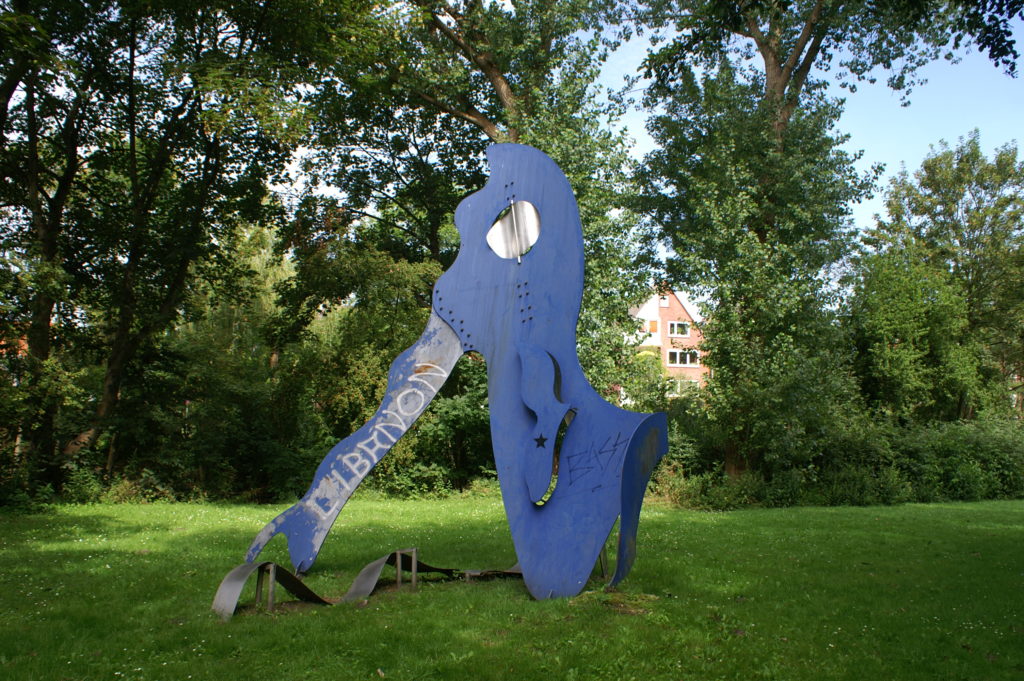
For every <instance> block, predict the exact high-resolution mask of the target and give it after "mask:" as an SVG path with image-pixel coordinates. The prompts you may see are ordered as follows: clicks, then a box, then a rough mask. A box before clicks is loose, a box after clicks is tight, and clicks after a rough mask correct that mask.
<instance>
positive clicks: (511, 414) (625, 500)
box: [246, 144, 668, 598]
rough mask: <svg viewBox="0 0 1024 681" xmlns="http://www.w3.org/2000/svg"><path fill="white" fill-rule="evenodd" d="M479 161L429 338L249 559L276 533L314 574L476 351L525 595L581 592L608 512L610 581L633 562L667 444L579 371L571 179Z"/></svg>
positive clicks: (646, 419)
mask: <svg viewBox="0 0 1024 681" xmlns="http://www.w3.org/2000/svg"><path fill="white" fill-rule="evenodd" d="M487 156H488V160H489V163H490V167H491V178H490V180H489V181H488V182H487V184H486V185H485V186H484V187H483V189H481V190H480V191H478V192H476V193H474V194H472V195H470V196H469V197H467V198H466V199H464V200H463V201H462V203H460V204H459V207H458V209H457V210H456V212H455V224H456V227H457V228H458V230H459V235H460V237H461V240H462V241H461V247H460V250H459V254H458V257H457V258H456V260H455V263H454V264H453V265H452V267H451V268H450V269H449V270H448V271H447V272H445V273H444V274H443V275H442V276H441V278H440V279H439V280H438V282H437V284H436V285H435V287H434V295H433V306H432V307H433V309H432V311H431V315H430V320H429V321H428V323H427V327H426V330H425V331H424V332H423V335H422V336H421V337H420V339H419V340H418V341H417V342H416V343H415V344H414V345H413V346H412V347H410V348H409V349H408V350H406V351H405V352H404V353H402V354H401V355H400V356H399V357H398V358H397V359H396V360H395V361H394V363H393V364H392V365H391V370H390V373H389V375H388V390H387V394H386V396H385V398H384V401H383V403H382V404H381V406H380V409H379V410H378V411H377V413H376V414H375V415H374V416H373V418H371V419H370V421H369V422H368V423H367V424H366V425H364V426H363V427H362V428H360V429H359V430H358V431H356V432H355V433H353V434H352V435H350V436H349V437H347V438H345V439H344V440H342V441H341V442H339V443H338V444H337V445H336V446H335V447H334V448H333V449H331V451H330V452H329V453H328V454H327V456H326V458H325V459H324V461H323V462H322V463H321V464H320V466H319V468H318V469H317V472H316V476H315V477H314V480H313V484H312V485H311V486H310V488H309V491H307V492H306V494H305V496H303V498H302V499H301V500H300V501H299V502H298V503H296V504H295V505H294V506H292V507H291V508H289V509H288V510H286V511H285V512H284V513H282V514H281V515H279V516H278V517H277V518H275V519H274V520H273V521H271V522H270V523H269V524H268V525H267V526H266V527H265V528H264V529H263V530H262V531H261V532H260V533H259V535H258V536H257V537H256V539H255V541H254V542H253V544H252V546H251V547H250V548H249V552H248V555H247V556H246V560H247V561H248V562H252V561H254V560H255V559H256V557H257V556H258V555H259V553H260V551H262V549H263V547H264V546H266V544H267V542H268V541H270V539H271V538H272V537H273V536H274V535H276V534H284V535H285V536H286V537H287V540H288V551H289V556H290V558H291V562H292V564H293V566H294V567H295V569H296V570H297V571H298V572H300V573H301V572H306V571H308V570H309V568H310V567H311V566H312V565H313V562H314V561H315V560H316V556H317V553H318V552H319V550H320V547H321V545H322V544H323V542H324V539H325V538H326V536H327V533H328V532H329V531H330V529H331V526H332V525H333V523H334V521H335V519H336V518H337V516H338V513H339V512H340V511H341V508H342V507H343V506H344V504H345V502H346V501H347V500H348V498H349V496H350V495H351V494H352V492H353V491H354V490H355V488H356V487H357V486H358V485H359V483H360V482H361V481H362V480H363V478H364V477H366V474H367V473H369V472H370V470H371V469H372V468H373V466H374V465H375V464H376V463H377V462H378V461H379V460H380V458H381V457H382V456H384V454H386V453H387V451H388V450H389V449H390V448H391V446H392V445H394V443H395V442H396V441H397V440H398V438H399V437H401V436H402V434H403V433H405V431H406V430H408V428H409V426H410V425H412V423H413V421H415V420H416V418H417V417H419V415H420V414H421V413H423V411H424V409H426V407H427V404H428V403H429V402H430V400H431V399H432V398H433V396H434V395H435V394H436V393H437V391H438V389H439V388H440V387H441V385H442V384H443V383H444V381H445V380H446V379H447V377H448V375H449V372H450V371H451V370H452V367H453V366H454V365H455V362H456V361H457V360H458V358H459V357H460V356H461V355H462V354H463V353H465V352H468V351H470V350H475V351H477V352H479V353H481V354H482V355H483V356H484V358H485V359H486V361H487V370H488V399H489V403H490V413H491V435H492V441H493V446H494V459H495V463H496V470H497V472H498V479H499V482H500V486H501V493H502V498H503V501H504V504H505V511H506V515H507V517H508V521H509V525H510V528H511V532H512V539H513V543H514V545H515V550H516V555H517V557H518V559H519V565H520V567H521V569H522V573H523V579H524V580H525V582H526V585H527V588H528V589H529V590H530V593H531V594H532V595H533V596H534V597H535V598H551V597H559V596H572V595H575V594H577V593H579V592H580V591H581V590H582V589H583V587H584V585H585V584H586V581H587V579H588V578H589V576H590V573H591V571H592V569H593V566H594V564H595V562H596V561H597V559H598V557H599V554H600V552H601V549H602V548H603V546H604V544H605V542H606V540H607V538H608V536H609V534H610V532H611V530H612V527H613V525H614V524H615V520H616V519H617V518H618V519H620V526H619V541H618V563H617V566H616V570H615V573H614V575H613V576H612V579H611V583H612V584H615V583H617V582H619V581H620V580H621V579H622V578H624V577H625V576H626V574H627V573H628V572H629V570H630V568H631V567H632V564H633V560H634V558H635V555H636V532H637V524H638V522H639V516H640V506H641V503H642V502H643V496H644V492H645V490H646V487H647V482H648V480H649V478H650V475H651V472H652V470H653V469H654V466H655V464H656V463H657V462H658V460H659V459H660V458H661V456H662V455H663V454H664V453H665V451H666V450H667V448H668V444H667V423H666V419H665V415H664V414H638V413H633V412H628V411H625V410H622V409H619V408H618V407H615V406H613V405H611V404H608V403H607V402H605V401H604V400H603V399H602V398H601V397H600V396H599V395H598V394H597V393H596V392H595V391H594V389H593V388H592V387H591V386H590V384H589V382H588V381H587V379H586V377H585V376H584V374H583V370H582V369H581V368H580V364H579V359H578V357H577V354H576V320H577V317H578V315H579V306H580V301H581V298H582V294H583V235H582V230H581V226H580V219H579V212H578V209H577V207H576V201H575V198H574V196H573V193H572V190H571V188H570V186H569V182H568V180H567V179H566V177H565V175H564V174H563V173H562V172H561V170H560V169H559V168H558V166H557V165H556V164H555V163H554V162H553V161H552V160H551V159H550V158H548V157H547V156H546V155H545V154H543V153H542V152H540V151H538V150H536V149H533V148H531V147H527V146H523V145H518V144H496V145H493V146H491V147H490V148H489V149H488V153H487Z"/></svg>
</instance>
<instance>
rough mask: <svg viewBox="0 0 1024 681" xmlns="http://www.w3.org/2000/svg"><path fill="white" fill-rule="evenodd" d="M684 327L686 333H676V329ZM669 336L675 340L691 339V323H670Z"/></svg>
mask: <svg viewBox="0 0 1024 681" xmlns="http://www.w3.org/2000/svg"><path fill="white" fill-rule="evenodd" d="M679 325H682V326H683V328H685V329H686V333H676V331H675V329H676V328H677V327H678V326H679ZM668 335H670V336H672V337H673V338H689V337H690V322H684V321H672V322H669V323H668Z"/></svg>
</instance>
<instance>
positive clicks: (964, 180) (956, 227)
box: [869, 131, 1024, 418]
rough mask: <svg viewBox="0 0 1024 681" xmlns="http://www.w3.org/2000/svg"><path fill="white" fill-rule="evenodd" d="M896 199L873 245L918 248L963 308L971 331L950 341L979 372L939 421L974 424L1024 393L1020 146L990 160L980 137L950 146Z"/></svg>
mask: <svg viewBox="0 0 1024 681" xmlns="http://www.w3.org/2000/svg"><path fill="white" fill-rule="evenodd" d="M886 198H887V200H886V208H887V212H888V219H887V220H883V221H880V223H879V225H878V229H877V230H876V233H875V234H874V235H873V236H872V242H871V243H874V244H880V245H881V247H882V249H883V252H892V251H896V253H897V255H895V257H902V256H901V255H899V253H900V252H901V251H905V250H908V249H910V248H914V249H915V251H916V253H918V254H920V256H921V260H922V261H923V262H922V265H921V266H922V267H927V268H929V269H930V270H931V271H932V272H933V273H935V274H933V275H932V276H933V277H942V278H948V279H949V281H950V284H951V285H952V286H953V287H954V290H955V291H956V292H957V295H958V297H959V298H960V299H961V300H962V305H963V324H962V326H961V327H960V328H959V329H957V330H956V332H952V331H947V332H946V333H945V334H944V335H946V336H949V337H951V338H952V339H954V340H955V342H956V343H957V344H958V345H959V346H960V347H962V348H963V350H964V351H965V352H969V355H970V358H969V359H970V362H969V364H968V365H967V369H965V370H964V371H966V377H965V378H964V379H963V380H962V381H960V382H959V383H958V384H957V386H956V387H955V389H949V390H947V399H946V400H945V403H944V404H943V403H942V402H941V401H940V402H939V405H938V406H939V411H938V413H937V416H940V417H943V418H968V417H971V416H972V415H974V414H975V413H976V412H977V410H978V408H979V407H981V406H983V405H984V404H985V402H986V401H989V396H991V395H993V394H996V395H1000V397H997V398H996V399H997V400H998V401H1002V402H1003V403H1004V404H1006V403H1008V402H1009V400H1008V399H1006V397H1007V396H1006V393H1005V390H1006V389H1007V388H1008V387H1009V388H1010V389H1012V390H1015V391H1019V390H1020V389H1021V379H1020V376H1021V374H1022V370H1024V355H1022V354H1021V328H1022V326H1024V269H1022V263H1024V260H1022V253H1024V251H1022V244H1024V162H1021V161H1019V160H1018V157H1017V147H1016V145H1015V144H1010V145H1006V146H1003V147H1001V148H999V149H997V150H996V152H995V154H994V156H993V158H992V159H991V160H989V159H987V158H986V157H985V154H984V153H983V152H982V150H981V144H980V140H979V134H978V131H974V132H973V133H972V134H971V135H970V136H968V137H967V138H964V139H962V140H961V141H960V143H959V144H958V145H957V146H956V147H954V148H951V147H949V146H948V145H947V144H946V143H944V142H942V143H940V144H939V147H938V148H937V149H935V150H934V151H933V153H932V154H930V155H929V156H928V157H927V158H926V159H925V160H924V161H923V162H922V164H921V168H920V169H919V170H917V171H915V173H914V174H913V175H910V174H909V173H907V172H906V171H903V172H902V173H900V174H899V175H898V176H897V177H896V178H894V179H893V181H892V184H891V185H890V187H889V192H888V195H887V197H886ZM894 235H895V236H894ZM900 235H902V236H901V237H900V238H897V236H900ZM908 244H909V245H908ZM878 257H882V256H878ZM888 257H894V256H892V255H890V256H888ZM869 271H870V270H869ZM945 373H946V374H947V375H953V374H954V373H956V372H951V371H947V372H945Z"/></svg>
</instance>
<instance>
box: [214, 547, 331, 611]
mask: <svg viewBox="0 0 1024 681" xmlns="http://www.w3.org/2000/svg"><path fill="white" fill-rule="evenodd" d="M271 565H273V566H274V570H273V574H274V579H275V581H276V582H277V583H278V584H280V585H281V586H283V587H284V588H285V590H286V591H288V593H290V594H292V595H293V596H295V597H296V598H298V599H299V600H301V601H306V602H307V603H317V604H319V605H331V602H330V601H327V600H324V599H323V598H321V597H320V596H318V595H317V594H316V593H314V592H313V590H312V589H310V588H309V587H308V586H306V585H305V584H303V583H302V581H301V580H300V579H299V578H298V577H296V576H295V575H293V574H292V573H291V572H289V571H288V570H287V569H285V568H283V567H281V566H280V565H276V564H275V563H272V562H270V561H265V562H262V563H242V564H241V565H239V566H238V567H236V568H234V569H233V570H231V572H229V573H228V574H227V575H225V577H224V579H222V580H221V582H220V586H219V587H218V588H217V593H216V595H215V596H214V597H213V611H214V612H215V613H217V614H218V615H220V616H221V619H223V620H229V619H231V616H232V615H234V614H235V609H236V608H237V607H238V599H239V598H241V596H242V590H243V589H244V588H245V583H246V582H247V581H249V577H250V576H251V575H252V573H254V572H256V571H258V570H260V569H262V568H264V567H267V566H271Z"/></svg>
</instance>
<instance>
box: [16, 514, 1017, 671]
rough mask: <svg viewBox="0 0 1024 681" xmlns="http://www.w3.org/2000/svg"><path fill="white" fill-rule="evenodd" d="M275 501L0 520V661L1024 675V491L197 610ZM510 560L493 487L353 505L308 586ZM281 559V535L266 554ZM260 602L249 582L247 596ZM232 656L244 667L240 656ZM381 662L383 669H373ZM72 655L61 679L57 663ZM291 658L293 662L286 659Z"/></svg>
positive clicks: (654, 525)
mask: <svg viewBox="0 0 1024 681" xmlns="http://www.w3.org/2000/svg"><path fill="white" fill-rule="evenodd" d="M277 510H279V509H277V508H274V507H252V506H246V507H235V506H213V505H210V506H201V505H186V504H182V505H166V506H160V505H154V506H148V507H146V506H143V507H113V508H109V507H82V508H66V509H60V510H58V511H57V512H55V513H54V514H52V515H44V516H21V517H10V518H3V519H2V522H3V523H4V529H5V533H4V537H3V539H2V540H0V541H2V544H0V580H2V593H3V600H2V601H0V604H2V605H0V608H2V610H0V616H2V617H3V618H4V620H5V625H6V626H7V627H8V628H9V630H10V631H13V632H17V634H18V635H17V636H9V637H4V638H3V639H2V640H0V676H4V677H8V678H18V679H32V678H39V679H61V678H74V679H100V678H104V679H109V678H113V677H115V676H116V677H117V678H139V679H143V678H145V679H163V678H166V679H184V678H186V677H187V675H188V674H192V675H193V678H207V679H219V678H225V679H226V678H232V679H235V678H305V677H310V678H338V679H347V678H380V674H384V675H385V678H409V679H413V678H418V679H422V678H427V679H432V678H441V679H444V678H452V679H461V678H473V679H501V678H516V679H532V678H572V677H574V676H575V677H577V678H616V679H620V678H622V679H628V678H630V677H636V678H652V679H679V678H691V677H693V678H701V679H717V678H721V679H725V678H743V679H770V678H785V679H808V680H810V679H814V680H815V681H817V680H818V679H822V678H829V679H832V678H836V679H860V678H864V679H877V678H901V679H921V680H922V681H924V680H925V679H927V680H929V681H931V680H933V679H945V678H950V679H953V678H985V679H1019V678H1021V675H1022V672H1024V652H1022V651H1024V624H1022V622H1021V613H1022V612H1024V572H1022V567H1021V566H1022V565H1024V503H1020V502H1007V503H998V502H995V503H984V504H944V505H930V506H905V507H891V508H846V509H843V508H840V509H815V508H805V509H785V510H778V511H760V510H753V511H742V512H732V513H693V512H685V511H678V510H673V509H667V508H662V507H652V508H650V509H648V510H647V511H645V514H644V518H643V520H642V522H641V524H640V538H639V548H638V559H637V563H636V565H635V568H634V570H633V572H632V573H631V575H630V576H629V578H628V579H627V580H626V581H625V582H624V583H623V584H622V585H621V589H620V590H617V591H614V592H605V591H604V590H602V589H601V588H600V584H599V583H597V582H594V583H592V584H591V585H590V587H589V590H588V591H586V592H584V593H583V594H582V595H581V596H579V597H577V598H574V599H563V600H557V601H546V602H536V601H532V600H530V598H529V596H528V595H527V593H526V590H525V588H524V587H523V586H522V584H521V583H518V582H501V581H499V582H490V583H478V584H469V585H467V584H465V583H463V582H456V583H426V584H424V585H423V586H422V587H421V589H420V591H419V593H416V594H414V593H412V592H409V591H393V590H385V591H384V592H383V593H381V594H379V595H375V596H374V597H372V598H371V599H370V602H369V604H368V605H366V607H364V608H354V607H350V606H334V607H331V608H315V609H302V610H299V609H295V610H294V611H293V610H292V609H291V608H290V607H289V608H286V609H284V610H283V611H281V612H279V613H276V614H275V615H273V616H267V615H266V614H255V615H251V616H250V615H246V616H241V617H237V618H236V619H235V620H233V621H232V622H231V623H229V624H228V625H222V624H220V623H219V621H218V620H217V619H216V617H215V616H214V615H212V613H210V612H209V607H210V602H211V600H212V598H213V594H214V591H215V590H216V587H217V584H218V583H219V581H220V579H221V578H222V577H223V575H224V574H225V573H226V572H227V571H228V570H229V569H230V568H232V567H233V566H234V565H237V564H238V563H240V562H241V561H242V558H243V556H244V552H245V550H246V548H247V547H248V544H249V542H250V540H251V539H252V537H253V536H254V535H255V533H256V532H257V531H258V530H259V528H260V527H262V525H263V523H265V522H266V521H267V520H269V519H270V518H272V517H274V515H275V514H276V512H277ZM406 546H418V547H419V548H420V550H421V557H422V558H423V559H424V560H426V561H427V562H431V563H434V564H438V565H444V566H449V565H450V566H457V567H491V566H505V565H508V564H511V562H514V556H513V554H512V548H511V541H510V539H509V536H508V529H507V524H506V522H505V518H504V513H503V511H502V508H501V504H500V500H495V499H483V500H478V499H474V500H465V499H454V500H445V501H437V502H430V501H410V502H394V501H386V500H381V501H378V500H364V501H359V502H353V504H352V505H351V507H350V508H347V509H346V512H345V513H344V514H342V516H341V519H340V520H339V522H338V524H337V526H336V527H335V530H334V531H333V532H332V535H331V536H330V537H329V538H328V540H327V542H326V543H325V545H324V551H323V552H322V554H321V557H320V559H319V561H318V562H317V564H316V566H314V569H313V571H312V572H311V573H310V575H309V576H308V577H307V583H308V584H309V585H310V586H311V587H312V588H313V589H314V590H316V591H317V592H318V593H321V594H322V595H325V596H329V597H337V596H340V595H341V594H343V593H344V591H345V590H346V589H347V588H348V585H349V584H350V583H351V580H352V578H354V576H355V574H356V573H357V572H358V570H359V569H361V568H362V566H363V565H365V564H366V563H367V562H368V561H370V560H372V559H374V558H376V557H379V556H381V555H383V554H384V553H385V552H387V551H389V550H392V549H395V548H400V547H401V548H404V547H406ZM264 557H265V558H266V559H267V560H274V561H275V562H279V563H282V564H287V554H286V550H285V546H284V542H283V540H281V539H276V540H275V542H273V544H272V545H271V546H268V548H267V551H266V554H265V556H264ZM250 597H251V596H247V598H250ZM241 669H244V673H240V670H241ZM378 669H379V670H381V671H380V673H378V672H377V670H378ZM69 670H73V671H69ZM296 670H301V671H296Z"/></svg>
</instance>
